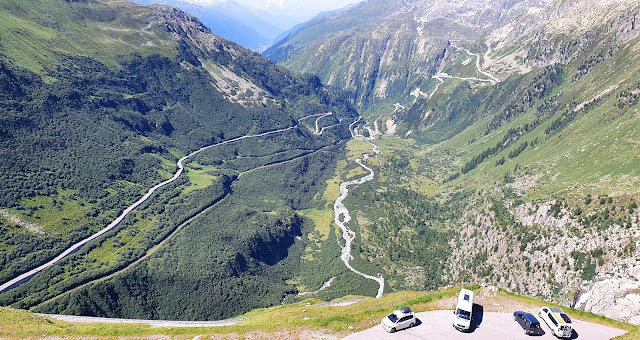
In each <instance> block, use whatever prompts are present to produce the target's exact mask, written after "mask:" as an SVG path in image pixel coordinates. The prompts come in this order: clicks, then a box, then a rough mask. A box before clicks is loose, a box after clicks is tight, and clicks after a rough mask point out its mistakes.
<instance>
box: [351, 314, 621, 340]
mask: <svg viewBox="0 0 640 340" xmlns="http://www.w3.org/2000/svg"><path fill="white" fill-rule="evenodd" d="M525 311H526V312H529V313H532V314H534V315H536V314H537V312H536V311H535V310H525ZM416 317H417V318H418V320H419V322H418V324H417V325H416V326H415V327H413V328H410V329H403V330H400V331H397V332H396V333H393V334H390V333H387V332H386V331H385V330H384V329H383V328H382V326H380V325H376V326H375V327H372V328H369V329H367V330H365V331H362V332H358V333H354V334H351V335H349V336H347V337H346V338H345V339H349V340H358V339H362V340H371V339H447V340H457V339H465V340H468V339H474V340H475V339H478V340H494V339H556V337H555V336H553V335H552V334H551V330H550V329H549V327H547V325H546V324H545V323H544V321H541V320H540V323H541V324H542V329H543V330H544V331H545V334H544V335H543V336H541V337H531V336H528V335H525V334H524V331H523V329H522V328H521V327H520V325H519V324H518V323H517V322H516V321H514V320H513V314H512V313H496V312H474V313H473V317H472V332H470V333H462V332H459V331H457V330H455V329H454V328H453V326H452V323H453V312H452V311H451V310H437V311H430V312H422V313H417V314H416ZM572 322H573V328H574V333H573V339H585V340H605V339H611V338H614V337H616V336H620V335H623V334H624V333H625V331H623V330H621V329H617V328H612V327H608V326H603V325H598V324H595V323H591V322H586V321H580V320H572Z"/></svg>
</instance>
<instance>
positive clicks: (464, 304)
mask: <svg viewBox="0 0 640 340" xmlns="http://www.w3.org/2000/svg"><path fill="white" fill-rule="evenodd" d="M453 314H454V315H455V316H454V317H453V327H454V328H455V329H457V330H459V331H463V332H468V331H469V330H470V329H471V316H472V315H473V292H472V291H470V290H468V289H461V290H460V294H459V295H458V304H457V305H456V310H454V311H453Z"/></svg>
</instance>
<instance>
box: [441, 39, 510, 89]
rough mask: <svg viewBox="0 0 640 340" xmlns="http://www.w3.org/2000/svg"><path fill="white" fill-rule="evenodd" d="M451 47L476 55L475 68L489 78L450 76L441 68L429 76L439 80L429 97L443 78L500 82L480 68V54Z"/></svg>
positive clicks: (493, 83)
mask: <svg viewBox="0 0 640 340" xmlns="http://www.w3.org/2000/svg"><path fill="white" fill-rule="evenodd" d="M453 47H454V48H457V49H459V50H463V51H465V52H467V54H468V55H470V56H474V57H476V69H477V70H478V73H480V74H483V75H485V76H487V77H488V78H489V79H481V78H476V77H455V76H451V75H449V74H447V73H445V72H442V69H440V71H439V72H438V73H437V74H435V75H433V76H431V78H433V79H436V80H437V81H439V83H438V84H436V87H435V88H434V89H433V91H431V94H429V98H431V97H433V94H434V93H436V91H437V90H438V87H440V85H442V83H444V80H443V78H449V79H459V80H463V81H479V82H487V83H491V85H495V84H497V83H499V82H500V79H498V78H496V77H495V76H494V75H493V74H491V73H489V72H487V71H483V70H482V68H481V67H480V55H479V54H477V53H473V52H470V51H469V50H468V49H466V48H461V47H457V46H453Z"/></svg>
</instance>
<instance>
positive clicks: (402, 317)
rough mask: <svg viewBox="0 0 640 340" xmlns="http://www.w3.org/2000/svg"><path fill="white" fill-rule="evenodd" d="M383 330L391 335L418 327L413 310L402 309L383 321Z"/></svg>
mask: <svg viewBox="0 0 640 340" xmlns="http://www.w3.org/2000/svg"><path fill="white" fill-rule="evenodd" d="M381 324H382V328H384V330H385V331H387V332H389V333H393V332H395V331H399V330H401V329H405V328H409V327H413V326H415V325H416V315H415V313H413V311H412V310H411V308H409V307H402V308H400V309H398V310H397V311H394V312H393V313H391V314H389V315H387V316H385V317H384V319H382V322H381Z"/></svg>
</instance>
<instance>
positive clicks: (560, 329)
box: [538, 307, 573, 339]
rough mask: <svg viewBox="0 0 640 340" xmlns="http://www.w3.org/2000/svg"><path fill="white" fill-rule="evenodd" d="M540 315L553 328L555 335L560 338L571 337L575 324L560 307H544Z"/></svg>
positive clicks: (539, 312)
mask: <svg viewBox="0 0 640 340" xmlns="http://www.w3.org/2000/svg"><path fill="white" fill-rule="evenodd" d="M538 315H539V316H540V318H541V319H542V320H544V322H545V323H546V324H547V326H549V328H551V331H552V332H553V335H555V336H556V337H558V338H566V339H568V338H571V335H572V333H573V326H572V325H571V319H570V318H569V316H568V315H567V314H565V313H564V312H563V311H562V309H560V308H549V307H542V308H540V310H539V311H538Z"/></svg>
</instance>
